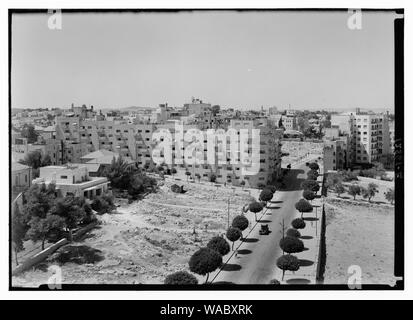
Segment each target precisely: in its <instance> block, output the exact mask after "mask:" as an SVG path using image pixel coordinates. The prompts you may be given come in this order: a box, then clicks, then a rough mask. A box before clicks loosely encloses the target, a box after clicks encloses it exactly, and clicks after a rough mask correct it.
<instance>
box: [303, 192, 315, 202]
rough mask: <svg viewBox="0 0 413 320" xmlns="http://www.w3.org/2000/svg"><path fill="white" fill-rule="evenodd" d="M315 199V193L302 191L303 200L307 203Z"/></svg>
mask: <svg viewBox="0 0 413 320" xmlns="http://www.w3.org/2000/svg"><path fill="white" fill-rule="evenodd" d="M315 197H316V195H315V193H314V192H313V191H311V190H304V191H303V198H304V199H306V200H308V201H312V200H314V199H315Z"/></svg>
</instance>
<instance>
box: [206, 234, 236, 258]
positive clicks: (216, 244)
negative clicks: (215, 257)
mask: <svg viewBox="0 0 413 320" xmlns="http://www.w3.org/2000/svg"><path fill="white" fill-rule="evenodd" d="M207 248H209V249H211V250H215V251H216V252H218V253H219V254H220V255H221V256H225V255H226V254H227V253H228V252H230V250H231V248H230V246H229V244H228V242H227V240H225V239H224V238H223V237H220V236H216V237H213V238H212V239H211V240H209V242H208V244H207Z"/></svg>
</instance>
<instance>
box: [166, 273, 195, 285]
mask: <svg viewBox="0 0 413 320" xmlns="http://www.w3.org/2000/svg"><path fill="white" fill-rule="evenodd" d="M164 284H172V285H182V284H183V285H185V284H198V279H197V278H196V277H195V276H194V275H192V274H190V273H189V272H186V271H177V272H175V273H172V274H170V275H168V276H167V277H166V278H165V281H164Z"/></svg>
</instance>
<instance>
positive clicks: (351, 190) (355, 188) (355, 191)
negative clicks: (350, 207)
mask: <svg viewBox="0 0 413 320" xmlns="http://www.w3.org/2000/svg"><path fill="white" fill-rule="evenodd" d="M347 192H348V194H349V195H351V196H352V197H353V199H354V200H356V196H359V195H360V194H361V188H360V186H359V185H357V184H352V185H350V186H349V187H348V191H347Z"/></svg>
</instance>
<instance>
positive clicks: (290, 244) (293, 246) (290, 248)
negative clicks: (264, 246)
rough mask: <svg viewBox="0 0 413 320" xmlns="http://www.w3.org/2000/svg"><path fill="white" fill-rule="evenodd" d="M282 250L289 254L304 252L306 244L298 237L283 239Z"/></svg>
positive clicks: (281, 241)
mask: <svg viewBox="0 0 413 320" xmlns="http://www.w3.org/2000/svg"><path fill="white" fill-rule="evenodd" d="M280 248H281V249H282V250H283V251H284V252H287V253H298V252H302V251H303V250H304V242H302V241H301V240H300V239H298V238H297V237H289V236H287V237H283V238H282V239H281V240H280Z"/></svg>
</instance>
